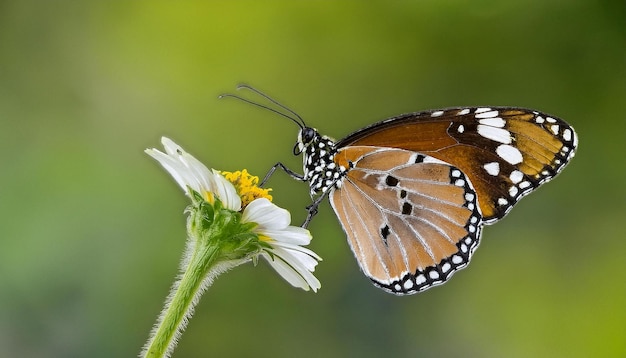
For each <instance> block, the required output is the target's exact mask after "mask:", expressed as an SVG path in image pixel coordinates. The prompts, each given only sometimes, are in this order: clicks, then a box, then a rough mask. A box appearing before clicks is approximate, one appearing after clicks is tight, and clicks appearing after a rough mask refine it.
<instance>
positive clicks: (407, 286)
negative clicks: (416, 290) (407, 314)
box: [404, 280, 413, 290]
mask: <svg viewBox="0 0 626 358" xmlns="http://www.w3.org/2000/svg"><path fill="white" fill-rule="evenodd" d="M412 287H413V281H411V280H406V281H405V282H404V289H405V290H410V289H411V288H412Z"/></svg>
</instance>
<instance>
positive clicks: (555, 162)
mask: <svg viewBox="0 0 626 358" xmlns="http://www.w3.org/2000/svg"><path fill="white" fill-rule="evenodd" d="M576 146H577V137H576V133H575V132H574V130H573V128H572V127H570V126H569V125H568V124H567V123H565V122H564V121H562V120H561V119H558V118H556V117H553V116H549V115H546V114H543V113H540V112H538V111H534V110H527V109H520V108H508V107H506V108H505V107H490V108H486V107H485V108H450V109H444V110H435V111H427V112H420V113H411V114H406V115H401V116H398V117H393V118H390V119H387V120H384V121H382V122H378V123H375V124H373V125H371V126H368V127H365V128H363V129H361V130H359V131H357V132H354V133H352V134H350V135H348V136H347V137H346V138H344V139H342V140H339V141H337V142H335V141H334V140H332V139H331V138H329V137H327V136H324V135H320V134H319V133H318V132H317V131H316V130H314V129H312V128H309V127H303V128H301V131H300V133H299V136H298V142H297V143H296V148H297V150H296V151H295V154H300V153H302V154H303V170H304V176H303V177H302V180H305V181H308V183H309V186H310V191H311V195H312V197H313V196H315V195H321V196H324V195H328V197H329V199H330V202H331V206H332V207H333V209H334V211H335V214H337V217H338V218H339V220H340V222H341V224H342V227H343V229H344V231H345V232H346V235H347V236H348V242H349V244H350V247H351V249H352V251H353V253H354V255H355V257H356V259H357V261H358V262H359V265H360V267H361V269H362V271H363V272H364V274H365V275H366V276H368V277H369V278H370V280H372V282H373V283H374V284H375V285H377V286H378V287H380V288H382V289H384V290H386V291H389V292H391V293H394V294H398V295H404V294H412V293H416V292H420V291H423V290H426V289H428V288H430V287H433V286H435V285H438V284H442V283H444V282H446V280H447V279H448V278H450V277H451V276H452V274H453V273H454V272H456V271H457V270H459V269H461V268H464V267H465V266H467V264H468V263H469V261H470V258H471V256H472V253H473V252H474V250H475V249H476V248H477V247H478V243H479V240H480V233H481V228H482V226H483V225H485V224H492V223H494V222H496V221H498V220H500V219H501V218H503V217H504V216H505V215H506V214H507V213H508V212H509V211H510V210H511V208H512V207H513V206H514V205H515V203H517V201H518V200H519V199H520V198H522V197H523V196H525V195H527V194H528V193H530V192H532V191H533V190H534V189H536V188H537V187H539V186H540V185H541V184H542V183H544V182H547V181H549V180H550V179H552V178H553V177H554V176H555V175H556V174H558V173H559V172H560V171H561V170H562V169H563V167H564V166H565V165H566V164H567V163H568V161H569V160H570V159H571V158H572V157H573V155H574V151H575V149H576Z"/></svg>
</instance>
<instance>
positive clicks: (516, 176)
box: [509, 170, 524, 184]
mask: <svg viewBox="0 0 626 358" xmlns="http://www.w3.org/2000/svg"><path fill="white" fill-rule="evenodd" d="M509 179H511V181H512V182H513V184H517V183H519V182H521V181H522V179H524V173H522V172H520V171H519V170H514V171H512V172H511V175H509Z"/></svg>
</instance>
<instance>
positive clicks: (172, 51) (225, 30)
mask: <svg viewBox="0 0 626 358" xmlns="http://www.w3.org/2000/svg"><path fill="white" fill-rule="evenodd" d="M624 11H625V7H624V3H623V2H622V1H539V0H535V1H480V2H468V1H459V0H451V1H439V2H435V1H423V2H419V1H414V2H409V1H393V2H391V1H389V2H379V1H373V2H368V3H367V4H366V3H365V2H358V1H352V2H340V3H339V2H338V3H331V2H325V1H315V2H256V1H246V2H191V3H189V2H185V3H173V2H169V1H163V2H160V1H156V2H152V1H150V2H149V1H142V2H108V3H98V2H43V1H41V2H37V1H2V2H0V164H1V167H2V169H1V172H0V240H1V241H0V356H1V357H132V356H135V355H136V354H138V353H139V351H140V348H141V346H142V345H143V344H144V342H145V340H146V339H147V337H148V332H149V331H150V328H151V326H152V324H153V323H154V320H155V318H156V316H157V314H158V312H159V311H160V309H161V305H162V302H163V300H164V298H165V296H166V294H167V292H168V289H169V286H170V285H171V283H172V282H173V279H174V277H175V275H176V274H177V270H178V261H179V258H180V254H181V253H182V249H183V247H184V241H185V238H184V237H185V227H184V224H185V217H184V216H183V212H182V211H183V209H184V207H185V206H186V205H187V200H186V198H185V197H184V196H183V195H182V191H180V189H179V188H178V187H177V186H176V185H175V183H174V181H173V180H172V179H171V178H170V177H169V176H168V175H167V174H166V173H165V172H164V171H163V170H162V169H161V168H160V167H159V166H158V165H157V164H156V163H155V162H154V161H153V160H152V159H151V158H149V157H148V156H147V155H145V154H144V153H143V150H144V149H145V148H147V147H155V146H160V143H159V140H160V137H161V136H162V135H166V136H169V137H170V138H172V139H174V140H175V141H177V142H178V143H180V144H181V145H182V146H183V147H184V148H185V149H187V150H188V151H189V152H191V153H192V154H193V155H195V156H196V157H198V158H199V159H200V160H202V161H204V162H205V163H207V164H208V165H210V166H212V167H214V168H218V169H222V170H237V169H241V168H247V169H249V170H250V171H251V172H253V173H256V174H257V175H263V174H264V173H265V172H266V170H267V169H268V168H269V167H270V166H271V165H273V164H274V163H275V162H277V161H282V162H284V163H286V164H288V165H289V166H290V167H292V168H294V169H298V168H300V165H301V164H300V158H296V157H293V156H292V152H291V149H292V146H293V143H294V142H295V139H296V134H297V128H296V127H295V125H293V124H292V123H290V122H289V121H287V120H286V119H284V118H281V117H278V116H276V115H273V114H271V113H269V112H265V111H261V110H259V109H257V108H254V107H252V106H249V105H246V104H244V103H241V102H237V101H233V100H218V99H217V96H218V95H219V94H221V93H223V92H233V91H234V88H235V86H236V84H238V83H241V82H245V83H249V84H252V85H255V86H257V87H258V88H260V89H262V90H264V91H266V92H267V93H269V94H270V95H272V96H273V97H275V98H276V99H278V100H280V101H282V102H283V103H285V104H286V105H288V106H290V107H292V108H293V109H294V110H296V111H297V112H298V113H299V114H301V115H302V116H303V117H304V118H305V120H306V121H307V123H308V124H310V125H312V126H315V127H317V128H318V129H320V130H321V131H322V132H324V133H326V134H329V135H332V136H334V137H336V138H341V137H343V136H345V135H347V134H348V133H350V132H351V131H353V130H355V129H358V128H360V127H362V126H364V125H367V124H369V123H372V122H374V121H378V120H381V119H384V118H386V117H390V116H393V115H397V114H401V113H405V112H412V111H418V110H425V109H431V108H440V107H449V106H464V105H467V106H471V105H501V106H502V105H504V106H505V105H511V106H522V107H531V108H536V109H540V110H542V111H545V112H548V113H552V114H554V115H557V116H559V117H561V118H564V119H565V120H567V121H568V122H569V123H570V124H572V125H573V126H574V127H575V128H576V129H577V131H578V133H579V138H580V148H579V151H578V154H577V156H576V158H575V159H574V160H573V162H572V164H571V166H570V167H568V168H567V170H565V172H564V174H562V176H560V177H559V178H558V179H557V180H556V181H555V184H553V183H550V184H548V185H546V187H545V188H542V189H541V190H539V194H534V195H532V196H531V197H530V198H528V199H525V200H523V201H522V202H521V203H520V204H519V205H518V206H517V208H516V209H515V210H513V212H512V213H511V215H510V216H509V217H508V218H507V219H506V220H504V221H503V222H501V223H499V224H498V225H495V226H493V227H488V228H487V229H486V230H485V231H484V234H483V240H482V245H481V248H480V249H479V250H478V251H477V253H476V255H475V256H474V260H473V262H472V264H471V265H470V268H468V269H466V270H464V271H462V272H461V273H458V274H457V275H455V277H454V279H452V280H451V281H450V282H448V283H447V284H446V285H445V286H442V287H438V288H435V289H432V290H429V291H427V292H425V293H421V294H418V295H414V296H409V297H395V296H392V295H389V294H386V293H384V292H383V291H381V290H378V289H376V288H374V287H373V286H372V285H371V284H370V283H369V281H368V280H367V279H366V278H365V277H364V276H362V275H361V274H360V273H359V269H358V267H357V264H356V262H355V260H354V258H353V257H352V254H351V253H350V251H349V248H348V246H347V244H346V240H345V237H344V235H343V233H342V231H341V228H340V226H339V224H338V222H337V220H336V219H335V217H334V215H333V213H332V210H331V209H330V207H329V205H328V204H327V203H326V204H324V205H323V206H322V208H321V213H320V215H319V216H318V217H317V218H316V219H315V220H314V221H313V223H312V225H311V226H310V229H311V230H312V232H313V235H314V240H313V242H312V245H311V248H312V249H313V250H315V251H316V252H317V253H318V254H320V255H321V256H322V257H323V258H324V261H323V262H322V263H321V264H320V265H319V266H318V269H317V271H316V272H315V273H316V275H317V276H318V277H319V279H320V280H321V282H322V289H321V290H320V291H319V292H318V293H317V294H313V293H310V292H304V291H300V290H297V289H294V288H292V287H290V286H289V285H288V284H287V283H286V282H284V281H283V280H282V279H280V278H279V277H278V276H277V275H276V274H275V273H274V272H273V271H272V270H271V269H270V268H269V267H268V265H266V264H265V263H260V264H259V265H258V266H257V267H253V266H252V265H246V266H243V267H239V268H237V269H235V270H234V271H232V272H230V273H228V274H226V275H223V276H221V277H220V278H219V279H218V280H217V281H216V283H215V284H214V286H213V287H212V288H211V289H210V290H209V292H208V293H207V294H206V295H205V296H204V297H203V299H202V301H201V302H200V304H199V306H198V307H197V311H196V314H195V316H194V317H193V319H192V321H191V323H190V324H189V327H188V329H187V331H186V333H185V334H184V335H183V337H182V339H181V341H180V344H179V346H178V348H177V350H176V351H175V354H174V356H175V357H208V356H213V357H250V356H255V357H294V356H298V357H320V356H324V357H381V356H385V357H445V356H457V357H592V356H593V357H624V356H626V348H625V343H624V338H625V337H626V260H625V259H624V252H626V230H625V229H624V221H625V220H626V186H625V185H624V183H625V182H626V169H625V164H626V163H625V159H624V154H625V153H626V145H625V143H626V134H625V133H626V128H625V127H626V125H625V115H624V114H625V113H626V81H625V80H626V62H625V59H626V56H625V54H626V41H625V40H626V16H625V14H624ZM270 184H271V186H272V187H273V188H274V190H275V191H274V197H275V202H276V203H277V204H278V205H280V206H283V207H286V208H289V209H290V210H291V211H292V213H293V219H294V222H296V223H299V222H301V220H302V219H303V218H304V217H305V210H304V207H305V206H306V205H307V203H309V200H310V199H309V198H308V189H307V186H306V185H305V184H302V183H298V182H295V181H292V180H291V179H289V178H287V176H286V175H281V174H278V175H276V176H275V177H274V178H272V181H271V183H270Z"/></svg>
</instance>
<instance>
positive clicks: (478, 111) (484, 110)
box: [474, 107, 491, 113]
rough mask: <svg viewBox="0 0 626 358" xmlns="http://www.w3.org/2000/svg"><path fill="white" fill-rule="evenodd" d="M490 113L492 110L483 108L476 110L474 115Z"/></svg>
mask: <svg viewBox="0 0 626 358" xmlns="http://www.w3.org/2000/svg"><path fill="white" fill-rule="evenodd" d="M489 111H491V108H488V107H482V108H476V111H474V113H483V112H489Z"/></svg>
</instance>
